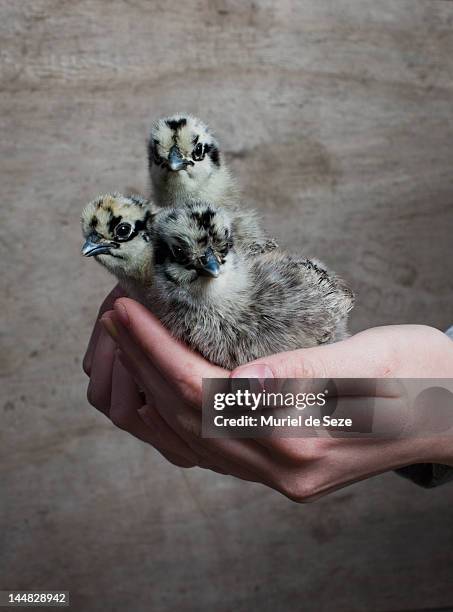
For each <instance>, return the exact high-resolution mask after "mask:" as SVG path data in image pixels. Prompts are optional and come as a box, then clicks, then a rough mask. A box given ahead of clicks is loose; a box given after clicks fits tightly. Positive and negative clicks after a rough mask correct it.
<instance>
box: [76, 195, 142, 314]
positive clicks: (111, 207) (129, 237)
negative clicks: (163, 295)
mask: <svg viewBox="0 0 453 612" xmlns="http://www.w3.org/2000/svg"><path fill="white" fill-rule="evenodd" d="M151 217H152V205H151V204H150V203H149V202H147V201H146V200H144V199H143V198H141V197H139V196H130V197H126V196H124V195H121V194H120V193H113V194H106V195H102V196H99V197H98V198H96V199H95V200H93V201H92V202H90V203H89V204H87V206H85V208H84V209H83V212H82V218H81V223H82V234H83V237H84V239H85V243H84V245H83V247H82V255H84V256H85V257H94V258H95V260H96V261H97V262H99V263H100V264H102V265H103V266H104V267H106V268H107V270H109V272H111V273H112V274H114V275H115V276H116V277H117V279H118V281H119V283H120V284H121V286H122V287H123V288H124V289H125V290H126V292H127V293H128V294H129V295H130V296H131V297H133V298H135V299H137V300H139V301H141V302H143V301H144V295H145V293H146V291H147V289H149V287H150V285H151V283H152V270H153V267H152V250H151V247H150V244H149V241H150V235H149V228H148V221H149V219H150V218H151Z"/></svg>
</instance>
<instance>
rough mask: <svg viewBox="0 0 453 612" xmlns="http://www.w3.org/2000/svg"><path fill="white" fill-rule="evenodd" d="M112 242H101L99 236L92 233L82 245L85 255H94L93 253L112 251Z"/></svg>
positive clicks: (100, 253)
mask: <svg viewBox="0 0 453 612" xmlns="http://www.w3.org/2000/svg"><path fill="white" fill-rule="evenodd" d="M112 246H113V245H112V244H109V243H106V242H100V238H99V236H96V235H95V234H90V235H89V236H88V238H87V239H86V240H85V243H84V245H83V247H82V251H81V252H82V255H83V256H84V257H93V255H102V254H103V253H110V249H111V248H112Z"/></svg>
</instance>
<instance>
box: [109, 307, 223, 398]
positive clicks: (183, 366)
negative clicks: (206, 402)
mask: <svg viewBox="0 0 453 612" xmlns="http://www.w3.org/2000/svg"><path fill="white" fill-rule="evenodd" d="M114 310H115V313H116V314H117V315H118V318H119V320H120V321H121V323H122V324H123V326H124V327H125V328H126V329H127V330H128V331H129V332H130V334H131V336H132V337H133V338H134V340H135V341H136V342H137V343H138V344H139V345H140V347H141V348H142V349H143V351H144V352H145V353H146V354H147V355H148V357H149V359H150V361H151V362H152V363H153V365H154V366H155V367H156V368H157V369H158V370H159V372H160V373H161V375H162V376H163V377H164V378H166V379H167V381H169V382H170V383H171V384H174V385H175V386H176V387H177V388H178V389H179V391H180V392H181V393H183V394H184V396H185V397H186V398H187V399H188V400H189V401H191V402H192V403H193V404H196V405H198V404H200V403H201V381H202V379H203V378H225V377H227V376H228V371H227V370H224V369H223V368H220V367H218V366H215V365H212V364H210V363H209V362H208V361H206V360H205V359H204V358H203V357H202V356H201V355H199V354H197V353H195V352H194V351H192V350H191V349H190V348H189V347H187V346H185V345H184V344H183V343H182V342H180V341H179V340H176V339H175V338H173V337H172V336H171V334H170V333H169V332H168V330H166V329H165V327H163V325H162V324H161V323H160V321H159V320H158V319H157V318H156V317H155V316H154V315H153V314H152V313H151V312H149V310H147V309H146V308H145V307H144V306H142V305H141V304H139V303H138V302H135V301H134V300H131V299H127V298H121V299H120V300H117V301H116V302H115V305H114Z"/></svg>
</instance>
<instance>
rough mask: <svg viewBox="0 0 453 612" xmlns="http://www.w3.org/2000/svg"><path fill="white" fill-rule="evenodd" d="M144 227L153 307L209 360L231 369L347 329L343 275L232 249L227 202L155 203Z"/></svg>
mask: <svg viewBox="0 0 453 612" xmlns="http://www.w3.org/2000/svg"><path fill="white" fill-rule="evenodd" d="M150 232H151V242H152V246H153V250H154V282H153V286H152V288H151V293H150V298H149V302H150V303H152V304H153V311H154V312H155V313H156V314H157V316H158V317H159V318H160V319H161V321H162V322H163V323H164V325H166V326H167V327H168V329H169V330H170V331H171V332H172V334H173V335H174V336H175V337H177V338H180V339H181V340H183V341H184V342H186V343H187V344H188V345H190V346H191V347H192V348H194V349H196V350H197V351H199V352H200V353H201V354H202V355H203V356H204V357H206V358H207V359H208V360H209V361H211V362H213V363H215V364H218V365H220V366H222V367H225V368H228V369H233V368H235V367H236V366H238V365H241V364H243V363H246V362H248V361H250V360H253V359H257V358H259V357H263V356H265V355H269V354H272V353H277V352H281V351H287V350H293V349H297V348H305V347H311V346H316V345H318V344H325V343H330V342H334V341H336V340H340V339H343V338H345V337H347V335H348V333H347V316H348V312H349V311H350V310H351V308H352V306H353V301H354V297H353V293H352V291H351V290H350V289H349V288H348V287H347V286H346V285H345V283H344V282H343V281H342V280H341V279H340V278H339V277H337V276H336V275H335V274H334V273H332V272H330V271H329V270H328V269H327V268H326V267H325V266H323V264H321V263H320V262H317V261H316V260H310V259H304V258H302V257H298V256H292V255H290V254H287V253H284V252H282V251H274V252H272V253H264V254H262V255H258V256H255V257H250V256H248V255H247V254H245V253H244V252H242V251H240V250H237V249H236V235H235V230H234V223H233V221H232V218H231V213H230V212H229V211H228V210H225V209H220V208H217V207H214V206H213V205H211V204H206V203H192V204H189V205H188V206H186V207H185V208H180V209H177V208H174V209H171V210H163V211H160V212H158V213H157V214H156V216H155V218H154V220H153V224H152V227H151V230H150Z"/></svg>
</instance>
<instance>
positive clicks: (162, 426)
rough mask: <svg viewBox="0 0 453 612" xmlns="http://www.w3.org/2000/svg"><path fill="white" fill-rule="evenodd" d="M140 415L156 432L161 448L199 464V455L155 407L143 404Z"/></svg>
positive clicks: (193, 463) (189, 461)
mask: <svg viewBox="0 0 453 612" xmlns="http://www.w3.org/2000/svg"><path fill="white" fill-rule="evenodd" d="M139 416H140V418H141V419H142V420H143V422H144V423H145V424H146V425H147V426H148V427H150V428H151V429H153V431H155V432H156V435H157V441H158V443H159V447H160V448H162V449H163V450H164V451H166V452H169V453H171V454H173V455H176V456H179V457H180V458H184V459H185V460H186V461H187V462H188V463H191V464H192V465H197V464H198V455H197V454H196V453H195V452H194V451H193V450H192V449H191V448H190V446H188V444H187V443H186V442H185V441H184V440H183V439H182V438H181V437H180V436H178V434H177V433H176V432H175V431H174V430H173V429H171V427H170V426H169V425H168V423H167V422H166V421H165V419H163V418H162V416H161V415H160V413H159V412H158V411H157V410H156V409H155V408H151V407H150V406H148V405H147V406H143V408H141V410H140V411H139Z"/></svg>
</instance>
